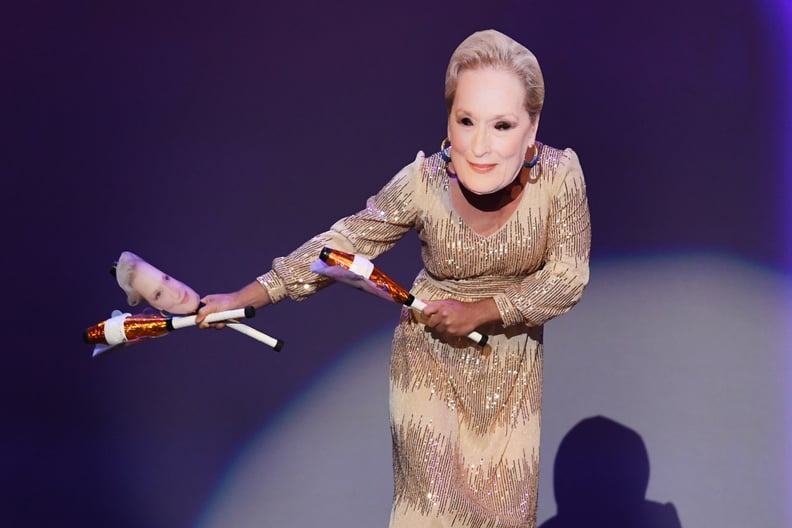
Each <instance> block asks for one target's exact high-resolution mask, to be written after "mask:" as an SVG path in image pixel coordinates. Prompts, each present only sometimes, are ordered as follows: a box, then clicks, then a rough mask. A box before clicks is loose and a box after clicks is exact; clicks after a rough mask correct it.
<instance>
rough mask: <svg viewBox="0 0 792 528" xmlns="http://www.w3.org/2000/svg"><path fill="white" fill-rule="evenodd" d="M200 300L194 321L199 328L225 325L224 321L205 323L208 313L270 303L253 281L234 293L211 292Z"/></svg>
mask: <svg viewBox="0 0 792 528" xmlns="http://www.w3.org/2000/svg"><path fill="white" fill-rule="evenodd" d="M201 302H202V303H203V304H204V306H202V307H201V308H200V309H199V310H198V313H197V314H196V318H195V322H196V324H198V325H199V326H200V327H201V328H209V327H210V326H213V327H215V328H223V327H225V324H224V323H206V322H204V319H206V316H207V315H209V314H210V313H214V312H222V311H224V310H235V309H237V308H244V307H246V306H253V307H254V308H261V307H262V306H266V305H267V304H270V298H269V294H268V293H267V290H265V289H264V288H262V287H261V285H260V284H259V283H258V282H256V281H253V282H251V283H250V284H248V285H247V286H245V287H244V288H242V289H241V290H239V291H236V292H234V293H213V294H210V295H206V296H205V297H204V298H203V299H201Z"/></svg>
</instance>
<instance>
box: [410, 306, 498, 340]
mask: <svg viewBox="0 0 792 528" xmlns="http://www.w3.org/2000/svg"><path fill="white" fill-rule="evenodd" d="M423 316H424V318H423V319H424V322H425V324H426V326H428V327H429V328H433V329H435V330H437V331H438V332H441V333H443V334H446V335H450V336H460V337H461V336H466V335H468V334H469V333H470V332H472V331H473V330H475V329H476V328H478V327H479V326H481V325H483V324H484V323H488V322H491V321H497V320H499V319H500V312H498V307H497V305H496V304H495V301H494V300H493V299H483V300H481V301H475V302H461V301H456V300H453V299H446V300H442V301H430V302H427V303H426V308H424V309H423Z"/></svg>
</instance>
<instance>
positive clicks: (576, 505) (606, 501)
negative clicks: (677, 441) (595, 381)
mask: <svg viewBox="0 0 792 528" xmlns="http://www.w3.org/2000/svg"><path fill="white" fill-rule="evenodd" d="M553 482H554V484H553V488H554V492H555V500H556V505H557V514H556V516H555V517H552V518H550V519H548V520H547V521H546V522H545V523H543V524H542V525H541V527H540V528H572V527H575V528H579V527H593V528H599V527H608V528H628V527H629V528H682V524H681V522H680V520H679V516H678V515H677V512H676V508H674V505H673V504H671V503H666V504H661V503H658V502H653V501H650V500H646V498H645V496H646V488H647V486H648V485H649V454H648V453H647V451H646V446H645V445H644V442H643V439H642V438H641V436H640V435H639V434H638V433H637V432H635V431H633V430H632V429H630V428H628V427H625V426H624V425H622V424H620V423H618V422H616V421H614V420H611V419H609V418H605V417H603V416H595V417H591V418H586V419H584V420H582V421H580V422H579V423H578V424H577V425H575V426H574V427H573V428H572V429H570V431H569V432H568V433H567V434H566V436H565V437H564V438H563V440H561V445H560V446H559V447H558V454H557V455H556V459H555V468H554V471H553Z"/></svg>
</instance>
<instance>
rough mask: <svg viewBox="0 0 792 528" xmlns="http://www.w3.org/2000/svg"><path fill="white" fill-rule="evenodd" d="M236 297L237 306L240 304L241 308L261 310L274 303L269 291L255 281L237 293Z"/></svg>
mask: <svg viewBox="0 0 792 528" xmlns="http://www.w3.org/2000/svg"><path fill="white" fill-rule="evenodd" d="M234 297H235V299H236V303H235V304H239V307H240V308H242V307H244V306H252V307H254V308H261V307H262V306H266V305H268V304H271V303H272V301H271V299H270V297H269V294H268V293H267V290H266V289H265V288H264V287H263V286H262V285H261V284H259V283H258V281H253V282H251V283H250V284H248V285H247V286H245V287H244V288H241V289H240V290H238V291H236V292H235V293H234Z"/></svg>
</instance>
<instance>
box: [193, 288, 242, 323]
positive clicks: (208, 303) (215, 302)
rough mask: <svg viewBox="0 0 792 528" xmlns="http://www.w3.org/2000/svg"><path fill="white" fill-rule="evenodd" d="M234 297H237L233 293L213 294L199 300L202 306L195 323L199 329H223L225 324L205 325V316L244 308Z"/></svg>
mask: <svg viewBox="0 0 792 528" xmlns="http://www.w3.org/2000/svg"><path fill="white" fill-rule="evenodd" d="M236 297H237V296H236V294H235V293H214V294H212V295H207V296H205V297H204V298H203V299H201V303H202V304H203V306H201V308H200V309H199V310H198V313H197V314H196V315H197V317H196V318H195V322H196V323H197V324H198V325H199V326H200V327H201V328H209V327H210V326H212V327H214V328H218V329H220V328H224V327H225V323H222V322H220V323H206V322H204V319H206V316H207V315H209V314H210V313H215V312H222V311H225V310H235V309H237V308H244V307H243V306H240V305H239V301H238V300H237V298H236Z"/></svg>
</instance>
